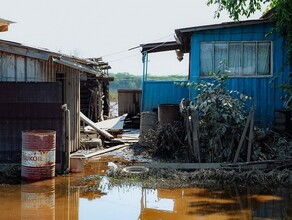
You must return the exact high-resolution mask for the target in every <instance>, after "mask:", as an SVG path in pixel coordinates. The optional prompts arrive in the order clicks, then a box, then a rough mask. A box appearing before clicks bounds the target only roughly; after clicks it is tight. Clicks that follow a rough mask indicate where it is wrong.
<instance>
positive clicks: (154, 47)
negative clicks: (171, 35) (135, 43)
mask: <svg viewBox="0 0 292 220" xmlns="http://www.w3.org/2000/svg"><path fill="white" fill-rule="evenodd" d="M140 46H141V47H142V53H143V52H147V53H155V52H162V51H169V50H177V49H180V45H179V44H178V43H177V42H175V41H168V42H160V43H149V44H141V45H140Z"/></svg>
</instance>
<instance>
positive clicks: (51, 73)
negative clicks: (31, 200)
mask: <svg viewBox="0 0 292 220" xmlns="http://www.w3.org/2000/svg"><path fill="white" fill-rule="evenodd" d="M89 63H91V64H92V61H87V60H82V59H77V58H75V57H70V56H66V55H63V54H59V53H55V52H51V51H48V50H46V49H40V48H35V47H30V46H25V45H22V44H19V43H15V42H10V41H4V40H0V90H1V91H0V106H1V107H0V109H1V110H0V162H1V163H8V164H9V163H20V162H21V131H23V130H35V129H41V130H47V129H50V130H56V133H57V135H56V136H57V143H56V169H57V170H59V171H63V170H65V169H67V168H68V165H69V162H68V160H69V153H70V152H74V151H76V150H78V148H79V141H80V118H79V117H80V75H81V73H86V74H92V75H94V76H98V77H103V75H102V73H101V72H100V71H99V70H98V69H95V68H92V67H91V66H90V65H89Z"/></svg>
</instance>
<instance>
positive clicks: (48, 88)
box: [0, 82, 64, 163]
mask: <svg viewBox="0 0 292 220" xmlns="http://www.w3.org/2000/svg"><path fill="white" fill-rule="evenodd" d="M61 91H62V90H61V84H60V83H20V82H18V83H13V82H4V83H3V82H2V83H0V106H1V108H0V152H1V153H0V162H1V163H20V162H21V148H22V144H21V143H22V138H21V132H22V131H25V130H55V131H56V134H57V135H56V137H57V141H56V147H57V149H56V163H61V162H62V151H64V142H63V141H64V129H63V112H62V109H61V105H62V99H61Z"/></svg>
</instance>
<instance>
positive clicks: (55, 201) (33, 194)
mask: <svg viewBox="0 0 292 220" xmlns="http://www.w3.org/2000/svg"><path fill="white" fill-rule="evenodd" d="M109 160H111V161H115V162H120V163H123V162H122V161H119V160H117V159H116V158H97V159H96V160H94V161H90V162H88V163H86V167H85V169H84V171H83V172H82V173H76V174H70V176H58V177H56V178H54V179H50V180H45V181H39V182H22V184H21V185H0V198H1V203H0V219H21V220H24V219H29V220H34V219H48V220H55V219H56V220H84V219H86V220H87V219H103V220H107V219H108V220H114V219H119V220H123V219H125V220H131V219H133V220H138V219H140V220H153V219H160V220H172V219H175V220H199V219H200V220H201V219H203V220H209V219H210V220H213V219H216V220H217V219H219V220H220V219H224V220H235V219H244V220H251V219H285V220H288V219H292V189H277V190H262V189H257V190H255V189H240V190H239V189H237V188H228V189H205V188H180V189H148V188H143V187H141V186H140V185H136V186H122V187H110V186H109V184H108V180H107V178H105V177H103V176H104V174H105V172H106V171H107V169H108V161H109ZM96 174H98V175H96ZM84 176H86V179H85V181H84V182H82V184H81V183H80V178H81V177H84Z"/></svg>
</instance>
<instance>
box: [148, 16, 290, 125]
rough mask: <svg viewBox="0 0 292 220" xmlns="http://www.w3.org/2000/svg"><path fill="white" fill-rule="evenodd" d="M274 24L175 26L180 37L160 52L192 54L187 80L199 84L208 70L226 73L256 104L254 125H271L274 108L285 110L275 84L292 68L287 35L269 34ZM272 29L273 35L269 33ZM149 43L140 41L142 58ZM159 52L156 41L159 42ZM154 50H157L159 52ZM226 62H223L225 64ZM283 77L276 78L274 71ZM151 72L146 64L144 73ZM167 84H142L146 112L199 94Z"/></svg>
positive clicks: (260, 21) (262, 21)
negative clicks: (284, 43)
mask: <svg viewBox="0 0 292 220" xmlns="http://www.w3.org/2000/svg"><path fill="white" fill-rule="evenodd" d="M273 27H274V22H273V21H272V20H271V19H270V18H269V17H262V18H260V19H258V20H247V21H241V22H227V23H221V24H214V25H204V26H196V27H190V28H181V29H177V30H175V33H176V38H177V41H176V43H174V42H172V44H173V47H172V48H170V47H168V48H167V47H165V45H162V46H161V50H163V49H165V50H171V49H172V50H180V51H181V52H184V53H189V57H190V58H189V80H190V81H191V82H197V81H199V80H208V79H209V78H210V77H209V75H208V73H209V72H210V71H212V72H215V73H216V72H218V71H221V72H225V73H227V74H228V75H229V78H228V80H227V87H228V89H230V90H237V91H240V92H242V93H244V94H246V95H248V96H250V97H252V98H253V102H254V104H255V123H256V124H258V125H260V126H264V127H267V126H270V125H272V124H273V123H274V118H275V112H276V111H277V110H279V109H282V108H283V100H282V99H281V97H282V96H283V91H282V90H280V89H277V88H276V87H277V85H279V84H280V83H282V82H285V81H286V80H287V78H288V75H289V73H290V71H291V69H290V66H289V65H285V63H286V53H285V49H283V38H282V37H281V36H280V35H279V33H277V32H271V31H272V30H273ZM269 33H270V34H269ZM150 46H151V44H148V45H144V47H143V45H142V48H143V50H142V53H143V57H147V54H148V52H147V51H150V52H153V51H152V50H151V48H149V47H150ZM155 46H156V47H157V48H156V49H155V50H159V49H158V48H159V47H158V45H155ZM155 50H154V51H155ZM222 61H224V62H223V64H224V65H220V63H221V64H222ZM278 74H279V77H278V78H277V79H276V80H273V79H274V77H275V76H276V75H278ZM145 75H147V62H144V74H143V76H145ZM171 86H172V87H171ZM174 87H175V86H174V85H173V84H171V82H168V84H167V85H165V84H164V83H163V82H162V83H160V84H159V82H156V84H155V85H153V84H152V83H151V82H147V81H144V83H143V99H142V103H143V104H142V110H144V111H145V110H147V111H149V110H150V107H153V106H154V105H157V104H160V102H165V100H163V98H164V97H162V94H164V96H165V97H166V100H167V102H173V103H177V104H178V103H179V100H180V99H182V98H190V100H192V99H193V98H194V96H195V91H193V90H190V91H185V90H184V88H174Z"/></svg>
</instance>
